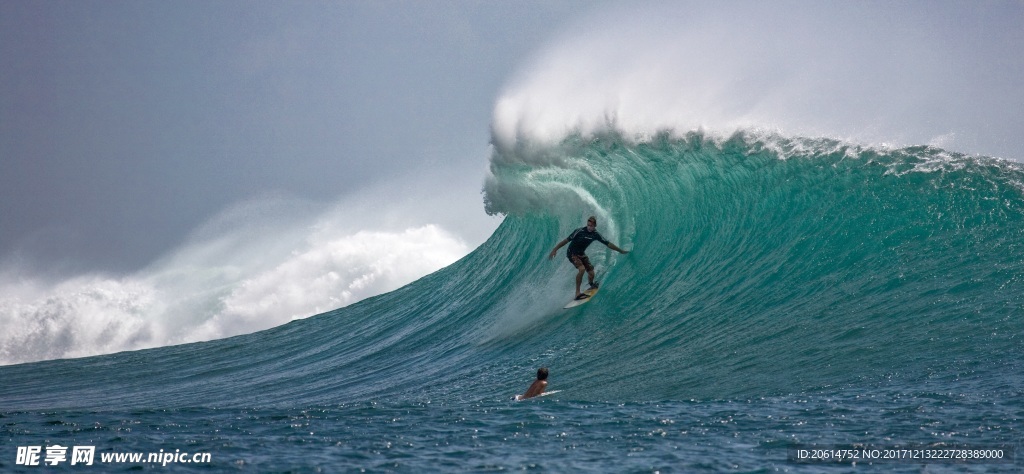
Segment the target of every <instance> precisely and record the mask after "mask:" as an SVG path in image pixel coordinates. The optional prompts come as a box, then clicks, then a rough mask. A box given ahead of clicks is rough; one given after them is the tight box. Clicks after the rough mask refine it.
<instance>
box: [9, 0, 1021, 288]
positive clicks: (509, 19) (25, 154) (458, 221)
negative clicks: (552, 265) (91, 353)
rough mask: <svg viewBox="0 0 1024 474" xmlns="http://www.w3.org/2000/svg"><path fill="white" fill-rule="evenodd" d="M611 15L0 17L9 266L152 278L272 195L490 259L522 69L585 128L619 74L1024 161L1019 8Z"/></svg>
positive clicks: (560, 7)
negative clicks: (494, 171)
mask: <svg viewBox="0 0 1024 474" xmlns="http://www.w3.org/2000/svg"><path fill="white" fill-rule="evenodd" d="M604 3H605V2H580V1H547V0H544V1H513V2H501V1H483V2H471V1H465V2H442V1H403V2H389V1H378V0H374V1H332V2H297V1H217V2H201V1H168V2H140V1H115V0H100V1H92V0H74V1H5V2H0V64H3V66H2V67H0V266H2V265H7V266H8V267H10V266H11V265H12V264H18V266H19V267H25V268H31V269H33V271H34V272H37V273H39V272H41V273H47V272H53V273H68V274H73V273H76V272H83V271H89V272H92V271H101V272H102V271H111V272H132V271H134V270H136V269H138V268H140V267H143V266H145V265H147V264H148V263H149V262H151V261H153V260H154V259H156V258H158V257H160V256H162V255H165V254H166V253H168V252H170V251H172V250H173V249H175V248H179V247H180V246H181V245H182V242H183V241H184V240H185V239H186V238H187V237H188V236H189V235H190V234H192V233H193V232H194V231H195V230H196V229H197V228H202V227H203V226H204V224H205V223H208V222H209V221H210V220H211V219H213V220H217V218H215V216H217V215H218V214H222V213H223V212H225V210H226V209H230V208H232V206H237V205H238V204H239V203H244V202H247V201H251V200H254V199H255V200H259V199H264V198H268V197H272V198H285V199H298V200H308V201H309V202H311V203H326V204H325V205H330V204H331V203H337V202H339V200H342V201H343V200H344V198H345V197H346V196H361V197H362V199H365V198H366V196H368V195H373V194H374V193H376V195H377V198H379V199H377V202H378V203H385V204H384V205H386V203H388V202H391V201H396V202H397V201H399V200H402V199H406V200H409V199H413V200H414V201H415V200H416V199H417V196H429V197H430V198H431V199H434V201H433V202H430V203H429V206H428V204H426V203H425V204H423V205H422V206H421V207H422V208H423V209H422V211H423V212H424V213H426V214H429V215H430V216H431V219H428V220H432V221H438V222H435V223H438V224H440V225H442V226H443V227H444V228H446V229H448V230H451V231H453V232H456V233H457V234H458V235H460V236H461V237H463V238H464V239H466V241H467V242H468V243H469V244H470V245H475V244H478V243H480V242H481V241H482V240H483V239H484V238H486V236H487V234H488V233H489V232H490V230H491V229H493V227H494V226H495V225H496V222H495V219H493V218H489V217H487V216H486V215H484V213H483V204H482V199H481V197H480V194H479V191H480V187H481V185H482V181H483V177H484V175H485V170H486V167H487V159H488V141H489V139H490V136H489V126H490V125H491V121H492V111H493V109H494V105H495V101H496V100H499V98H500V97H501V95H502V93H503V90H507V87H508V85H509V84H510V83H512V84H516V78H519V84H526V87H525V93H524V94H520V96H521V97H525V100H526V103H528V104H532V105H533V106H536V107H540V109H541V110H539V111H537V114H538V115H543V114H556V115H557V114H562V115H566V116H567V117H568V120H569V121H571V120H572V117H573V116H574V114H577V113H578V112H579V110H583V109H585V108H587V107H590V108H595V110H597V112H596V113H595V115H596V116H597V117H598V118H600V117H603V116H604V115H603V112H601V111H602V110H603V109H602V108H606V107H607V104H604V102H603V101H605V100H609V99H611V100H613V101H616V100H619V99H620V98H621V97H622V96H623V95H624V94H623V93H622V90H619V93H618V94H616V93H614V92H615V91H616V87H619V88H621V85H620V84H619V83H620V82H621V83H622V84H625V85H626V89H625V91H626V92H627V93H628V94H625V95H628V96H630V97H634V96H639V97H641V98H644V99H645V102H644V104H642V105H644V106H645V107H646V106H649V105H651V104H653V105H655V106H656V107H661V108H663V109H665V110H662V112H663V113H668V114H669V115H668V117H669V119H670V120H674V119H676V118H678V117H681V116H682V115H686V114H689V115H693V114H697V115H696V119H697V120H696V122H695V123H706V122H707V121H708V118H709V117H712V116H714V115H715V114H716V113H717V114H722V113H725V112H729V113H733V115H736V113H734V112H730V111H728V110H726V109H728V107H726V106H725V105H723V104H726V105H728V104H732V105H733V106H735V105H736V104H735V103H734V102H736V101H742V100H744V99H745V98H752V99H751V100H750V102H751V103H752V104H755V105H751V106H750V107H748V109H749V110H746V111H745V112H744V114H745V116H748V117H750V116H756V117H760V118H759V120H761V121H763V122H773V121H774V122H782V121H783V120H782V119H783V118H785V117H784V115H785V114H790V115H794V116H798V118H801V119H802V120H803V122H801V123H804V122H805V123H807V124H819V125H820V124H826V125H827V122H829V121H836V120H839V121H843V120H845V121H846V122H849V123H846V124H839V125H835V126H831V128H832V129H834V130H840V132H841V133H840V136H846V135H844V133H846V132H845V131H843V128H844V127H845V128H850V129H854V128H856V127H863V123H865V122H869V121H876V122H878V123H880V124H881V131H882V133H881V134H880V135H881V136H882V138H883V139H884V138H885V136H884V135H886V134H888V133H890V132H891V131H898V129H900V128H906V129H907V131H909V132H914V133H909V134H908V136H910V137H911V138H912V139H911V140H910V141H911V142H914V143H917V142H920V143H937V144H939V145H941V146H945V145H946V144H951V145H953V146H954V148H955V147H956V146H957V145H961V146H962V149H961V150H959V151H967V152H981V153H993V154H996V155H997V156H1003V157H1008V158H1016V159H1020V158H1022V157H1024V156H1022V155H1021V153H1022V152H1021V150H1022V149H1024V145H1022V144H1024V140H1022V139H1021V136H1020V133H1018V131H1020V130H1021V127H1022V126H1024V114H1021V113H1020V110H1021V109H1024V104H1022V103H1021V102H1024V100H1022V97H1024V93H1022V92H1021V91H1022V90H1024V88H1022V87H1021V86H1020V85H1021V74H1024V59H1022V58H1024V54H1022V53H1021V49H1022V48H1024V33H1022V32H1024V29H1022V28H1021V24H1022V22H1024V6H1022V5H1024V2H1020V1H1016V2H1014V1H1004V2H979V3H977V4H975V3H970V2H960V1H920V2H896V3H894V2H836V3H835V4H829V3H827V2H807V3H806V4H804V3H800V2H784V3H768V4H766V3H765V2H728V3H724V4H723V3H720V2H690V3H680V2H663V3H661V4H660V6H659V7H657V8H650V7H651V5H652V4H650V3H646V2H645V3H644V6H638V5H637V4H636V3H634V2H626V3H621V2H620V3H617V7H615V8H608V7H607V5H605V4H604ZM777 5H785V6H786V8H776V6H777ZM811 6H813V7H814V8H808V7H811ZM755 7H756V8H755ZM737 25H739V26H737ZM865 27H867V29H865ZM872 28H874V29H872ZM856 38H861V40H860V44H853V45H850V46H849V47H848V46H847V45H848V43H851V42H856V41H857V40H856ZM876 43H877V44H876ZM818 45H820V46H821V47H818ZM552 48H554V49H552ZM545 51H547V53H545ZM804 52H807V53H808V54H804ZM545 54H547V56H545ZM559 54H561V55H562V56H559ZM538 55H540V57H541V58H544V57H548V58H551V57H554V58H557V59H558V60H559V61H561V62H562V64H557V65H556V67H550V68H546V69H545V68H544V67H543V65H541V66H540V67H537V66H538V63H535V62H532V61H534V60H536V59H537V57H538ZM815 55H817V56H815ZM808 58H810V59H808ZM776 59H777V60H780V61H776ZM577 60H579V61H577ZM587 61H592V62H593V63H594V64H589V63H587ZM577 63H579V64H584V65H588V66H591V67H593V69H586V68H581V67H573V65H574V64H577ZM623 64H626V66H623ZM595 65H596V66H595ZM699 65H703V67H704V69H705V70H704V71H703V74H704V76H707V77H704V76H701V75H699V74H694V73H695V72H698V73H700V72H702V71H700V70H696V69H695V66H699ZM862 66H863V67H862ZM536 69H540V70H539V71H538V70H536ZM709 70H710V71H712V72H711V73H708V71H709ZM718 70H720V71H718ZM593 71H599V72H597V73H595V72H593ZM659 71H660V72H659ZM714 71H718V72H714ZM830 73H835V74H834V75H833V76H830V75H829V74H830ZM882 73H884V74H885V75H882ZM637 74H640V75H639V76H637ZM637 77H639V78H641V79H644V80H645V81H647V82H644V81H637V80H636V79H637ZM702 78H703V79H704V80H706V83H702V82H700V80H702ZM794 78H796V79H799V80H795V79H794ZM880 78H884V79H885V80H880ZM616 81H618V82H616ZM744 81H746V82H744ZM766 81H767V82H772V81H778V82H780V83H785V84H787V85H786V86H785V87H775V88H774V89H772V88H771V87H765V91H762V90H761V88H759V87H753V86H751V85H750V84H760V83H764V82H766ZM800 81H803V82H800ZM886 81H889V82H886ZM648 82H651V83H652V84H653V85H655V86H658V87H649V86H648ZM748 82H749V84H748ZM888 83H893V84H896V85H897V86H899V87H890V86H887V85H886V84H888ZM730 84H731V86H730ZM736 84H739V86H742V87H740V89H739V90H734V89H735V87H734V88H733V89H729V88H728V87H724V88H723V85H726V86H730V87H732V86H736ZM702 85H703V87H702ZM762 85H763V84H762ZM769 85H773V84H769ZM581 86H585V87H581ZM737 87H738V86H737ZM520 89H522V88H520ZM545 89H550V90H547V91H546V90H545ZM709 91H712V92H713V91H718V92H719V95H715V94H712V93H711V92H709ZM722 91H725V95H724V96H723V95H722V94H723V92H722ZM766 91H767V92H766ZM513 92H517V91H515V90H514V91H513ZM545 93H548V94H549V95H550V97H547V96H545V95H544V94H545ZM758 94H761V95H758ZM520 96H516V95H515V94H513V96H512V97H513V99H515V98H516V97H520ZM575 96H580V97H575ZM747 96H750V97H747ZM545 97H547V99H544V98H545ZM595 97H596V98H597V100H595ZM766 97H767V99H772V100H774V102H773V101H772V100H767V99H766ZM808 97H819V98H823V99H822V100H815V101H808V100H807V98H808ZM537 98H541V99H542V100H537ZM574 98H575V99H574ZM682 99H686V100H683V101H682V102H683V105H682V107H680V110H682V112H679V111H678V110H676V109H673V108H671V107H665V106H664V105H663V104H665V103H666V101H668V102H672V101H673V100H674V101H677V102H678V101H680V100H682ZM690 99H694V100H696V99H700V100H698V101H697V102H694V101H693V100H690ZM574 100H575V102H574ZM701 101H703V102H701ZM694 103H698V104H700V103H706V106H702V107H694V106H693V104H694ZM801 103H804V105H805V106H806V107H805V108H808V107H811V106H813V107H817V108H813V110H812V109H808V110H790V109H792V108H793V107H795V106H794V104H796V105H800V104H801ZM893 103H899V104H901V107H899V108H896V107H890V106H889V104H893ZM573 104H575V105H573ZM766 104H767V105H766ZM807 104H810V105H807ZM879 104H880V105H879ZM613 105H614V104H613ZM626 105H629V104H623V103H620V104H618V105H617V107H619V109H621V110H619V111H618V112H624V111H626V109H625V108H624V107H625V106H626ZM741 105H742V104H741ZM876 105H879V106H880V107H882V108H886V107H888V110H883V111H882V113H881V114H880V113H878V110H877V109H876V108H872V107H875V106H876ZM573 107H579V108H580V109H579V110H577V109H576V108H573ZM642 111H644V112H645V113H647V112H650V111H649V110H647V109H643V110H642ZM854 112H855V113H854ZM641 115H643V114H641ZM648 115H651V116H655V117H656V116H657V114H649V113H648ZM762 115H763V117H761V116H762ZM880 115H886V116H887V120H881V119H879V118H877V117H879V116H880ZM556 118H558V119H559V120H561V118H560V117H556ZM915 127H916V128H915ZM794 129H795V130H798V131H800V130H812V128H811V127H807V126H803V127H795V128H794ZM826 129H827V127H826ZM812 132H813V130H812ZM855 135H856V134H854V133H849V136H855ZM936 136H937V137H939V138H940V139H938V140H933V138H934V137H936ZM914 137H924V138H923V139H922V138H914ZM944 137H949V139H947V138H944ZM414 207H415V206H414ZM0 270H3V268H0Z"/></svg>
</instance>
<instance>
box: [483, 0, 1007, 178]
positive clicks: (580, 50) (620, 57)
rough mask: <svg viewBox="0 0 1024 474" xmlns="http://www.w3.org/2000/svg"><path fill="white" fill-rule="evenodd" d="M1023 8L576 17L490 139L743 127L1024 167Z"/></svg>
mask: <svg viewBox="0 0 1024 474" xmlns="http://www.w3.org/2000/svg"><path fill="white" fill-rule="evenodd" d="M1022 18H1024V6H1021V4H1020V3H1019V2H1018V3H1010V2H1001V3H999V2H988V3H983V4H963V3H949V2H927V3H909V2H856V3H846V4H833V3H826V2H770V3H766V2H669V3H666V4H655V5H647V6H645V7H638V6H635V5H630V6H624V7H621V8H618V9H611V10H606V11H603V12H600V13H597V14H594V15H592V16H591V17H590V18H588V19H586V20H584V21H581V22H579V23H578V24H577V25H575V26H574V27H573V28H572V29H570V30H569V31H567V32H566V33H565V34H563V35H562V36H561V37H560V38H558V39H556V40H554V41H552V43H551V45H550V46H549V47H548V48H546V49H544V50H543V51H541V52H540V53H539V54H538V55H537V56H536V59H535V60H534V61H533V62H531V63H530V64H528V65H527V66H526V67H524V68H523V70H522V71H521V72H520V73H519V74H518V75H517V76H516V77H515V78H513V79H512V80H511V81H510V83H509V85H508V87H507V88H506V90H505V92H504V93H503V94H502V95H501V96H500V97H499V98H498V99H497V101H496V105H495V110H494V119H493V140H494V143H495V144H496V145H497V146H499V147H508V146H510V145H511V144H513V143H515V142H516V141H518V140H522V139H531V140H539V141H542V142H545V143H549V144H550V143H554V142H558V141H559V140H560V139H561V138H563V137H565V136H566V135H567V134H568V133H571V132H580V133H583V134H584V135H586V134H591V133H595V132H599V131H601V130H609V129H611V130H618V131H621V132H623V133H624V135H625V136H626V137H636V138H643V137H650V136H651V135H653V134H654V133H656V132H657V131H659V130H672V131H674V132H676V133H679V134H683V133H686V132H687V131H690V130H696V129H703V130H706V131H710V132H715V133H719V134H723V135H729V134H731V133H732V132H734V131H736V130H737V129H745V130H754V129H760V130H769V131H774V132H779V133H782V134H785V135H791V136H792V135H802V136H811V137H830V138H836V139H842V140H847V141H852V142H855V143H861V144H869V145H886V146H892V147H899V146H905V145H923V144H928V145H932V146H939V147H943V148H946V149H949V150H954V151H960V152H966V153H977V154H983V155H988V156H998V157H1003V158H1011V159H1017V160H1020V159H1024V137H1022V136H1021V134H1020V130H1024V114H1021V112H1020V110H1024V90H1022V88H1020V87H1019V78H1020V77H1024V57H1022V56H1021V55H1019V54H1009V53H1008V52H1009V51H1013V50H1019V48H1020V47H1024V32H1022V30H1021V29H1020V28H1019V21H1020V20H1021V19H1022Z"/></svg>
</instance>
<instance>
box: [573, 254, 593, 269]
mask: <svg viewBox="0 0 1024 474" xmlns="http://www.w3.org/2000/svg"><path fill="white" fill-rule="evenodd" d="M567 257H569V261H570V262H572V266H574V267H576V268H579V267H583V268H584V269H586V270H587V271H588V272H592V271H594V266H593V265H591V264H590V259H589V258H587V256H586V255H567Z"/></svg>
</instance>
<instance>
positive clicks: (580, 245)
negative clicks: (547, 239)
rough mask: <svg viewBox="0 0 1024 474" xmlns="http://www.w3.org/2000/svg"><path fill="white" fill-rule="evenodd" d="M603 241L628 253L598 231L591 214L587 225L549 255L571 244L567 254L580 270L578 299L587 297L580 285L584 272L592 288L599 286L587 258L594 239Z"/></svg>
mask: <svg viewBox="0 0 1024 474" xmlns="http://www.w3.org/2000/svg"><path fill="white" fill-rule="evenodd" d="M595 240H596V241H598V242H601V243H602V244H605V245H607V246H608V248H610V249H612V250H614V251H616V252H619V253H621V254H627V253H629V251H627V250H622V249H620V248H618V247H616V246H615V244H613V243H611V242H609V241H608V239H606V238H604V237H602V236H601V234H599V233H598V232H597V218H596V217H594V216H590V217H588V218H587V225H586V226H584V227H580V228H579V229H576V230H574V231H573V232H572V234H569V237H566V239H565V240H563V241H561V242H559V243H558V245H556V246H555V248H554V249H552V250H551V254H550V255H548V260H550V259H552V258H555V254H556V253H557V252H558V249H560V248H562V247H563V246H564V245H565V244H569V249H568V250H566V252H565V256H566V257H567V258H568V259H569V262H570V263H572V266H574V267H576V269H577V270H579V273H577V274H576V299H578V300H582V299H585V298H587V295H586V294H585V293H581V292H580V285H582V284H583V272H586V273H587V277H588V278H587V279H588V281H589V283H590V287H591V288H597V283H596V282H595V281H594V266H593V265H591V264H590V259H589V258H587V255H586V253H585V252H586V250H587V247H588V246H590V243H591V242H593V241H595Z"/></svg>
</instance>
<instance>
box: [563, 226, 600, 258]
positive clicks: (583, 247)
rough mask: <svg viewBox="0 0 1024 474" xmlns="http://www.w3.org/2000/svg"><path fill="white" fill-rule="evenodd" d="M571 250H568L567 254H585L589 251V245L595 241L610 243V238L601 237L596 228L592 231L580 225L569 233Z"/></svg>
mask: <svg viewBox="0 0 1024 474" xmlns="http://www.w3.org/2000/svg"><path fill="white" fill-rule="evenodd" d="M568 239H569V250H566V252H565V254H566V255H568V256H572V255H583V253H584V252H586V251H587V247H589V246H590V243H591V242H593V241H595V240H596V241H598V242H601V243H602V244H605V245H608V239H606V238H604V237H601V234H599V233H598V232H597V231H596V230H595V231H593V232H590V231H589V230H587V228H586V227H580V228H579V229H576V230H574V231H573V232H572V233H571V234H569V238H568Z"/></svg>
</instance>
